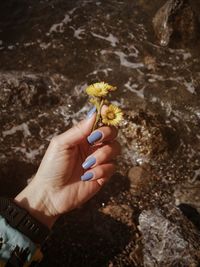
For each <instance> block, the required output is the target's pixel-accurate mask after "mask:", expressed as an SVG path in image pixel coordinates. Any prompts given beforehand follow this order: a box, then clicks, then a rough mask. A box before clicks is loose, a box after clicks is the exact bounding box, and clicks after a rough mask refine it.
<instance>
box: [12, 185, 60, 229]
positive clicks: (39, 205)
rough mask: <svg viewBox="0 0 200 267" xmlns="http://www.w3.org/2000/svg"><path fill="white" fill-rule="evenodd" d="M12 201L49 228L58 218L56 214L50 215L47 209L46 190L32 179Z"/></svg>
mask: <svg viewBox="0 0 200 267" xmlns="http://www.w3.org/2000/svg"><path fill="white" fill-rule="evenodd" d="M14 201H15V202H16V203H17V204H18V205H19V206H20V207H22V208H24V209H25V210H27V211H28V212H29V214H30V215H31V216H32V217H34V218H35V219H36V220H38V221H39V222H41V223H42V224H44V225H46V226H47V227H48V228H49V229H51V228H52V226H53V225H54V223H55V222H56V220H57V219H58V216H54V215H52V214H51V212H50V210H49V206H50V205H49V198H48V191H47V190H45V189H44V188H43V187H42V186H40V185H38V184H37V183H35V182H34V180H33V181H32V182H31V183H30V184H29V185H28V186H27V187H26V188H25V189H24V190H23V191H21V192H20V193H19V194H18V195H17V196H16V197H15V199H14Z"/></svg>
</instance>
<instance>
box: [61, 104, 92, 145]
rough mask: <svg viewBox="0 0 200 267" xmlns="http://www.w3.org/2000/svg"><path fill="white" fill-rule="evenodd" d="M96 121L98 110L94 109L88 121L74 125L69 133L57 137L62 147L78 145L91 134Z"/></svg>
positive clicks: (89, 114)
mask: <svg viewBox="0 0 200 267" xmlns="http://www.w3.org/2000/svg"><path fill="white" fill-rule="evenodd" d="M95 119H96V108H95V107H94V108H92V109H91V110H90V111H89V113H88V116H87V118H86V119H84V120H82V121H80V122H79V123H77V124H76V125H74V126H73V127H72V128H71V129H69V130H68V131H66V132H64V133H62V134H60V135H58V136H57V138H58V139H59V143H60V144H62V145H70V146H71V145H72V146H73V145H77V144H79V143H80V142H81V141H83V140H84V139H86V138H87V136H88V135H89V134H90V133H91V131H92V127H93V125H94V123H95Z"/></svg>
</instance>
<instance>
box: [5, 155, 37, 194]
mask: <svg viewBox="0 0 200 267" xmlns="http://www.w3.org/2000/svg"><path fill="white" fill-rule="evenodd" d="M35 171H36V167H35V166H34V165H33V164H31V163H27V162H24V161H18V160H10V161H8V162H6V163H5V164H0V195H1V196H7V197H13V196H15V195H16V194H17V193H18V192H20V191H21V190H22V189H23V188H24V187H25V186H26V184H27V182H26V181H27V178H28V177H31V176H32V175H33V174H34V173H35Z"/></svg>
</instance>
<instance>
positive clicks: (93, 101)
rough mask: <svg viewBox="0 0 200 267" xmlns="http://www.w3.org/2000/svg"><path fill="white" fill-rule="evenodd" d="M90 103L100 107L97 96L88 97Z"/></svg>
mask: <svg viewBox="0 0 200 267" xmlns="http://www.w3.org/2000/svg"><path fill="white" fill-rule="evenodd" d="M90 103H92V104H93V105H94V106H95V107H96V108H97V109H98V108H99V107H100V101H99V100H98V98H97V97H92V98H90Z"/></svg>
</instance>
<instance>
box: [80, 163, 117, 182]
mask: <svg viewBox="0 0 200 267" xmlns="http://www.w3.org/2000/svg"><path fill="white" fill-rule="evenodd" d="M114 172H115V164H114V163H112V162H110V163H106V164H102V165H98V166H96V167H94V168H92V169H90V170H89V171H87V172H85V173H84V175H82V176H81V180H82V181H89V180H99V179H101V180H100V181H99V183H100V184H101V185H102V184H103V183H104V182H106V181H107V180H108V179H109V178H110V177H111V176H112V175H113V174H114Z"/></svg>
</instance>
